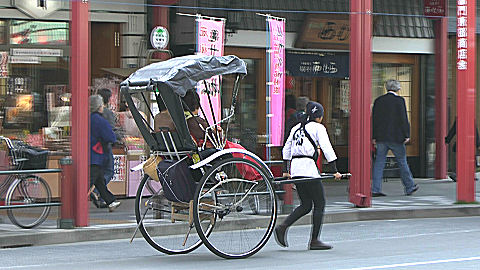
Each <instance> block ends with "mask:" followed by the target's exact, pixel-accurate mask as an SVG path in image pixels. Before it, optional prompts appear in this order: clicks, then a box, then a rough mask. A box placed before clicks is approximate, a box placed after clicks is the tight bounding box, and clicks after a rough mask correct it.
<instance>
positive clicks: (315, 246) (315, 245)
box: [309, 240, 333, 250]
mask: <svg viewBox="0 0 480 270" xmlns="http://www.w3.org/2000/svg"><path fill="white" fill-rule="evenodd" d="M332 248H333V247H332V246H330V245H327V244H325V243H323V242H322V241H319V240H312V241H310V247H309V249H310V250H327V249H332Z"/></svg>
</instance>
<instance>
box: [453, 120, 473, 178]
mask: <svg viewBox="0 0 480 270" xmlns="http://www.w3.org/2000/svg"><path fill="white" fill-rule="evenodd" d="M455 135H457V118H456V117H455V121H454V122H453V125H452V127H451V128H450V130H449V131H448V134H447V137H445V143H446V144H450V142H451V141H452V140H453V138H454V137H455ZM475 147H476V148H477V149H478V150H479V151H480V137H479V136H478V128H477V125H476V124H475ZM452 151H453V152H457V144H456V142H455V143H453V146H452ZM475 163H476V162H475ZM475 165H476V166H477V167H478V164H475ZM455 169H456V167H455ZM450 178H451V179H452V181H453V182H457V173H456V170H455V171H453V172H452V173H451V174H450ZM477 180H478V179H477V178H476V177H475V181H477Z"/></svg>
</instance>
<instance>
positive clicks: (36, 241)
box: [0, 205, 480, 248]
mask: <svg viewBox="0 0 480 270" xmlns="http://www.w3.org/2000/svg"><path fill="white" fill-rule="evenodd" d="M468 216H480V206H479V205H458V206H457V205H455V206H449V207H430V208H428V207H426V208H405V209H392V210H390V209H370V208H357V209H356V210H354V211H345V212H330V213H326V214H325V217H324V223H341V222H355V221H370V220H389V219H412V218H443V217H468ZM285 218H286V215H279V216H278V219H277V222H282V221H283V220H284V219H285ZM310 223H311V215H310V214H309V215H306V216H304V217H302V218H301V219H299V220H298V221H297V222H296V223H295V225H308V224H310ZM163 226H165V228H164V229H166V231H165V234H173V233H174V232H175V227H176V226H175V224H171V225H170V224H169V225H163ZM135 227H136V224H118V225H107V226H94V227H87V228H77V229H65V230H62V229H52V231H47V230H44V231H36V232H33V233H32V232H30V233H29V232H27V231H22V232H19V233H17V234H10V235H6V236H1V235H0V248H15V247H26V246H40V245H53V244H65V243H76V242H86V241H101V240H114V239H130V238H131V237H132V235H133V232H134V231H135ZM136 238H142V235H141V233H140V232H138V233H137V235H136ZM126 241H128V240H126Z"/></svg>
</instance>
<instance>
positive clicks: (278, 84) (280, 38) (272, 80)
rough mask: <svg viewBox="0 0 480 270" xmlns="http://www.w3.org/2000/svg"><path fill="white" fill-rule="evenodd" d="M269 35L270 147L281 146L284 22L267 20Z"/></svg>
mask: <svg viewBox="0 0 480 270" xmlns="http://www.w3.org/2000/svg"><path fill="white" fill-rule="evenodd" d="M268 25H269V33H270V42H269V44H270V48H268V49H269V50H268V52H270V53H269V63H268V65H269V67H270V68H269V70H270V74H269V83H268V85H269V88H270V89H269V93H270V111H269V118H268V119H269V132H270V142H269V143H270V145H271V146H282V145H283V128H284V117H285V113H284V112H285V21H284V20H276V19H273V18H269V19H268Z"/></svg>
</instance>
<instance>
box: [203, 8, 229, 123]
mask: <svg viewBox="0 0 480 270" xmlns="http://www.w3.org/2000/svg"><path fill="white" fill-rule="evenodd" d="M196 21H197V54H200V55H213V56H223V46H224V39H225V20H218V21H217V20H210V19H202V18H201V17H199V18H197V20H196ZM206 85H207V86H208V89H206V88H205V83H204V82H203V81H201V82H199V83H198V85H197V91H198V94H199V96H200V106H202V108H204V111H205V114H207V115H204V116H203V117H204V118H206V119H207V120H208V122H209V123H210V124H213V123H214V121H213V115H212V112H211V109H210V102H209V100H208V95H207V93H210V99H211V103H212V107H213V114H214V115H215V122H218V121H220V119H221V110H220V109H221V97H220V86H221V76H214V77H212V78H211V79H208V80H206ZM207 91H208V92H207Z"/></svg>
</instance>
